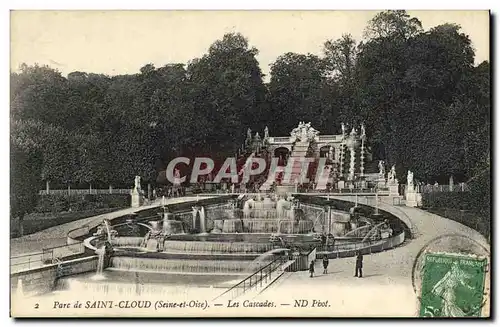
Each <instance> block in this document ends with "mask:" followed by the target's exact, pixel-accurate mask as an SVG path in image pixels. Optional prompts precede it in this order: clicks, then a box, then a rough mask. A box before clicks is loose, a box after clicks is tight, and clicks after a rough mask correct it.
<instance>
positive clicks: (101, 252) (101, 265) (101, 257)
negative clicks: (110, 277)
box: [93, 246, 106, 279]
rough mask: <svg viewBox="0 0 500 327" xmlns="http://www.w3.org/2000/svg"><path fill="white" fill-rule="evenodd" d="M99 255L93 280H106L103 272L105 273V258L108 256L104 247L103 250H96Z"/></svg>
mask: <svg viewBox="0 0 500 327" xmlns="http://www.w3.org/2000/svg"><path fill="white" fill-rule="evenodd" d="M96 253H97V255H98V260H97V270H96V274H95V276H94V277H93V279H104V275H103V271H104V256H105V255H106V248H105V247H104V246H102V247H101V248H99V249H97V250H96Z"/></svg>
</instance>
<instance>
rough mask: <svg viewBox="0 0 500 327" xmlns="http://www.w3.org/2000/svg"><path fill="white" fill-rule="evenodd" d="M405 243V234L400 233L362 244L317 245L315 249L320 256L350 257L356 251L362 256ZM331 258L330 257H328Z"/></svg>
mask: <svg viewBox="0 0 500 327" xmlns="http://www.w3.org/2000/svg"><path fill="white" fill-rule="evenodd" d="M404 241H405V233H404V232H400V233H399V234H398V235H395V236H391V237H389V238H386V239H380V240H371V239H370V240H366V241H364V242H356V243H345V244H335V243H333V244H332V245H330V244H329V245H319V246H318V247H317V248H316V249H317V251H318V252H319V255H320V256H321V255H322V253H324V252H326V253H331V254H333V257H334V258H343V257H352V256H354V255H355V253H356V251H361V253H363V254H372V253H376V252H381V251H385V250H389V249H393V248H395V247H397V246H399V245H401V244H403V243H404ZM329 257H330V258H332V256H329Z"/></svg>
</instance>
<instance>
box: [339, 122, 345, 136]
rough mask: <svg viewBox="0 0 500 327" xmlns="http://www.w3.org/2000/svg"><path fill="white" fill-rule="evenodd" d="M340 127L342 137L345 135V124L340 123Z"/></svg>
mask: <svg viewBox="0 0 500 327" xmlns="http://www.w3.org/2000/svg"><path fill="white" fill-rule="evenodd" d="M340 127H341V128H342V136H344V135H345V124H344V123H341V124H340Z"/></svg>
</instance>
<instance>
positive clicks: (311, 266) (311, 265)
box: [309, 260, 314, 278]
mask: <svg viewBox="0 0 500 327" xmlns="http://www.w3.org/2000/svg"><path fill="white" fill-rule="evenodd" d="M309 272H310V273H311V276H309V277H311V278H312V277H313V275H314V260H312V261H311V263H310V264H309Z"/></svg>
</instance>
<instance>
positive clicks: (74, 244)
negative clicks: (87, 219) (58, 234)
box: [10, 225, 89, 274]
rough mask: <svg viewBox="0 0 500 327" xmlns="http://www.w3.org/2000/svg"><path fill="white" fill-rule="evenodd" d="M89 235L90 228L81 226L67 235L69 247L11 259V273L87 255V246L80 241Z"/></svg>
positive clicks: (58, 247)
mask: <svg viewBox="0 0 500 327" xmlns="http://www.w3.org/2000/svg"><path fill="white" fill-rule="evenodd" d="M88 233H89V226H88V225H85V226H81V227H78V228H75V229H72V230H70V231H69V232H68V234H67V243H68V244H67V245H61V246H55V247H49V248H45V249H42V251H41V252H34V253H29V254H24V255H20V256H14V257H11V258H10V273H11V274H12V273H15V272H18V271H21V270H27V269H33V268H40V267H43V266H45V265H50V264H54V263H56V262H58V261H60V260H62V259H64V258H66V257H70V256H77V255H82V254H84V253H85V245H84V244H83V241H81V240H79V239H78V238H79V237H82V236H84V235H86V234H88Z"/></svg>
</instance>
